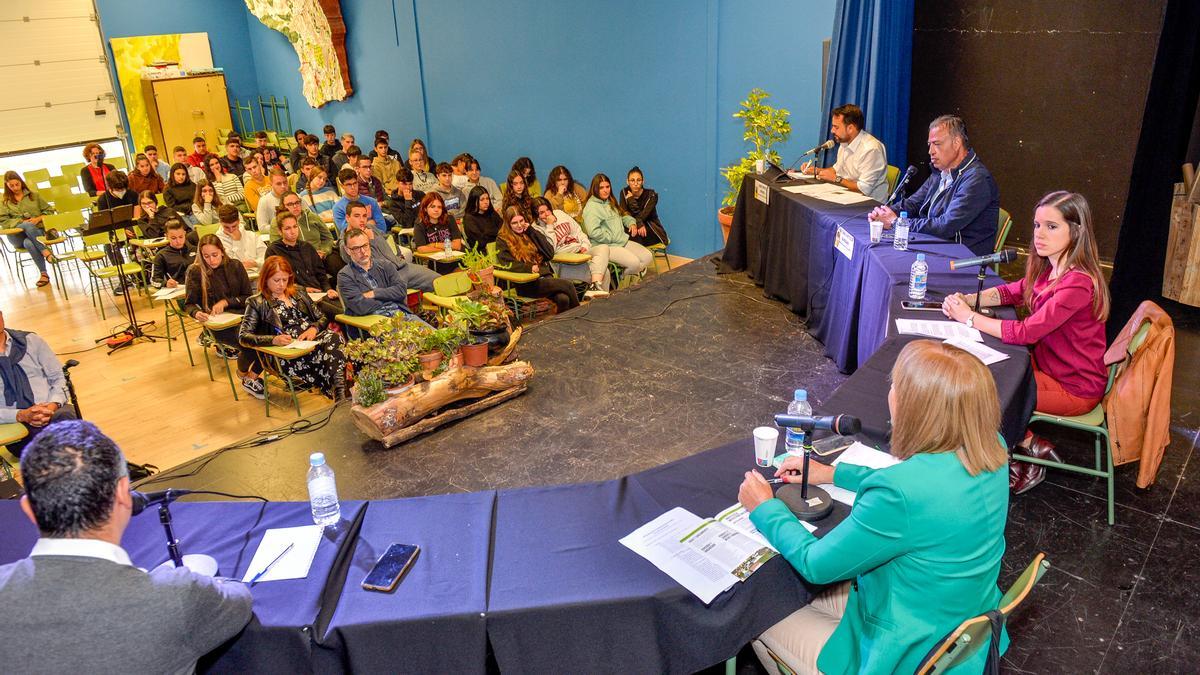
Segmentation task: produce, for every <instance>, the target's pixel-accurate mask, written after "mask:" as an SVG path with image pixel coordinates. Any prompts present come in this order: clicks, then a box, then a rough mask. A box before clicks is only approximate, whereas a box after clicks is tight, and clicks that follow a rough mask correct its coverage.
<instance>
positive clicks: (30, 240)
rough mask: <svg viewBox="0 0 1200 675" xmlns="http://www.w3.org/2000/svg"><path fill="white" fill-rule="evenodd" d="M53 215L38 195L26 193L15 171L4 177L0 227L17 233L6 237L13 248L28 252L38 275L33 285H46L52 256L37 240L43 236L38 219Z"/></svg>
mask: <svg viewBox="0 0 1200 675" xmlns="http://www.w3.org/2000/svg"><path fill="white" fill-rule="evenodd" d="M51 213H54V208H53V207H51V206H50V205H49V204H48V203H46V200H45V199H42V198H41V196H40V195H38V194H37V193H34V192H30V191H29V186H28V185H26V184H25V180H24V179H23V178H21V176H20V174H18V173H17V172H16V171H8V172H6V173H5V174H4V197H3V199H0V227H3V228H4V229H6V230H20V232H19V233H17V234H10V235H8V240H9V242H10V243H11V244H12V245H13V248H23V249H25V250H26V251H29V257H30V258H32V259H33V264H34V265H35V266H37V268H38V271H39V272H41V277H39V278H38V281H37V285H38V286H39V287H41V286H45V285H46V284H48V283H50V277H49V275H47V274H46V260H48V259H49V258H50V256H51V255H52V254H51V253H50V249H49V248H47V247H46V245H45V244H43V243H42V242H40V241H38V237H41V236H44V235H45V234H46V230H45V226H44V225H42V218H44V217H45V216H47V215H49V214H51Z"/></svg>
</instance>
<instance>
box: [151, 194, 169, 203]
mask: <svg viewBox="0 0 1200 675" xmlns="http://www.w3.org/2000/svg"><path fill="white" fill-rule="evenodd" d="M154 198H155V199H157V200H158V205H159V206H166V205H167V202H166V201H165V199H164V197H163V193H161V192H160V193H158V194H156V195H154Z"/></svg>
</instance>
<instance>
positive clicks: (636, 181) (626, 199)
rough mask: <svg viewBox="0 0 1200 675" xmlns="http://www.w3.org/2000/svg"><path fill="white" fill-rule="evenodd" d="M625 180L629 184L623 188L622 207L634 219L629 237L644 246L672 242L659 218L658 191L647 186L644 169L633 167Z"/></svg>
mask: <svg viewBox="0 0 1200 675" xmlns="http://www.w3.org/2000/svg"><path fill="white" fill-rule="evenodd" d="M625 180H626V181H627V182H628V185H626V186H625V189H624V190H621V209H622V210H623V211H625V213H628V214H629V215H631V216H633V220H634V223H633V226H631V227H630V228H629V238H630V239H632V240H634V241H636V242H637V243H639V244H641V245H642V246H653V245H655V244H670V243H671V238H670V237H668V236H667V230H666V228H665V227H663V224H662V221H661V220H659V219H658V193H657V192H655V191H654V190H651V189H650V188H648V187H645V178H644V177H643V176H642V170H641V169H639V168H637V167H636V166H635V167H633V168H632V169H630V170H629V173H628V174H627V175H626V177H625Z"/></svg>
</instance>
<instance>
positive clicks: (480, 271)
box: [458, 245, 507, 292]
mask: <svg viewBox="0 0 1200 675" xmlns="http://www.w3.org/2000/svg"><path fill="white" fill-rule="evenodd" d="M458 266H459V267H461V268H462V269H463V270H465V271H466V273H467V276H468V277H469V278H470V279H471V285H472V286H474V287H475V288H476V289H480V290H483V291H485V292H486V291H489V290H491V288H492V286H495V285H496V279H495V277H494V276H493V275H492V271H493V270H494V269H495V268H497V267H499V268H500V269H504V268H505V267H507V266H506V265H499V264H497V263H496V251H495V250H492V251H489V250H488V248H487V247H486V246H484V247H483V249H482V250H480V248H479V247H478V246H477V245H472V246H471V247H470V248H467V249H465V250H464V251H463V256H462V257H461V258H459V259H458Z"/></svg>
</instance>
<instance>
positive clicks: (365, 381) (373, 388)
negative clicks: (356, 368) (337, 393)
mask: <svg viewBox="0 0 1200 675" xmlns="http://www.w3.org/2000/svg"><path fill="white" fill-rule="evenodd" d="M352 398H353V399H354V402H355V403H357V404H358V405H361V406H362V407H364V408H370V407H371V406H373V405H375V404H377V403H383V402H384V401H386V400H387V392H386V391H385V390H384V386H383V380H382V379H380V377H379V374H378V372H376V371H374V370H364V371H362V372H360V373H359V375H358V377H357V378H355V380H354V391H353V396H352Z"/></svg>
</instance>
